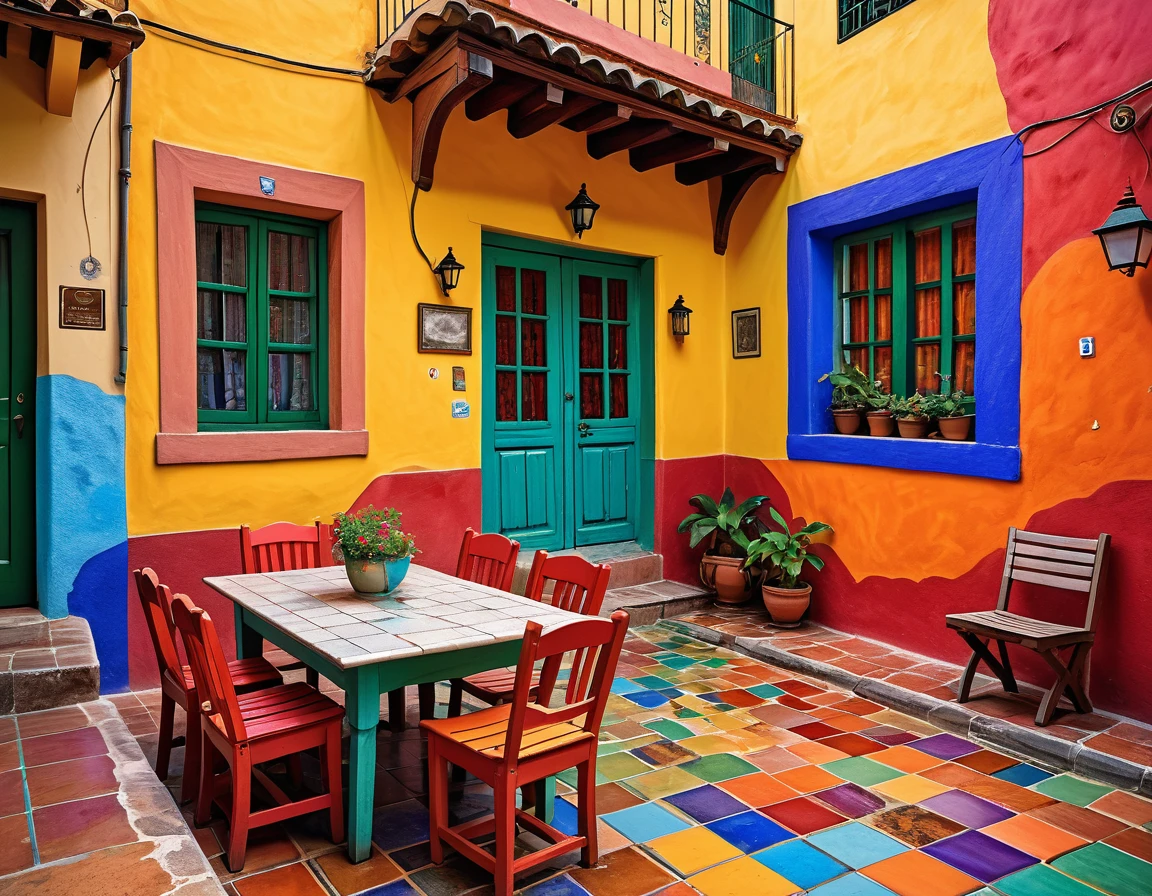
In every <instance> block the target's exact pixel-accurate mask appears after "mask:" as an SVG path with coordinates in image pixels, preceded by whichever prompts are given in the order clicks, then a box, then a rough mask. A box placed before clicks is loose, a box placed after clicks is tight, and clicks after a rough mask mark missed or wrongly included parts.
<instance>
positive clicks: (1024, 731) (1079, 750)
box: [657, 620, 1152, 796]
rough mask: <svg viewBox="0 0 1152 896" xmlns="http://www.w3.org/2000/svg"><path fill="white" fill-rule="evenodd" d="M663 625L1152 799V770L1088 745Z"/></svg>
mask: <svg viewBox="0 0 1152 896" xmlns="http://www.w3.org/2000/svg"><path fill="white" fill-rule="evenodd" d="M657 624H658V625H659V626H660V627H661V628H665V629H668V630H670V631H675V632H677V633H678V634H682V635H687V636H689V637H692V638H696V639H697V640H700V641H705V642H706V643H708V644H715V645H717V646H720V647H727V648H729V649H731V650H735V651H737V652H738V653H743V654H744V655H746V656H750V657H752V658H753V659H759V660H764V661H765V662H767V663H769V664H771V665H773V666H778V667H780V668H782V669H788V670H789V671H792V672H798V673H800V674H803V675H808V676H811V677H812V678H819V679H821V680H822V681H827V682H830V683H831V684H834V685H836V686H838V687H841V688H844V689H846V690H850V691H852V693H854V694H856V695H857V696H859V697H863V698H865V699H867V700H871V701H872V702H874V703H879V704H881V705H883V706H887V707H888V708H890V709H894V710H896V711H898V712H902V713H904V714H905V715H909V716H912V717H913V718H916V719H920V720H921V721H924V722H928V723H929V724H931V725H935V726H936V727H937V728H940V729H943V730H945V731H951V732H952V733H954V734H957V735H960V736H962V737H967V738H969V739H971V740H973V741H975V742H976V743H979V744H983V745H984V746H990V747H994V748H996V749H998V750H1004V751H1006V752H1009V753H1012V754H1014V755H1017V756H1021V757H1023V758H1025V759H1029V760H1035V761H1036V762H1039V763H1041V764H1042V765H1046V766H1048V767H1049V768H1056V769H1061V770H1064V771H1070V772H1074V773H1075V774H1078V775H1080V776H1082V777H1085V778H1091V779H1093V780H1096V781H1100V782H1102V783H1104V784H1108V785H1110V786H1112V787H1119V788H1122V789H1124V790H1134V791H1138V792H1139V793H1141V794H1144V795H1145V796H1152V767H1148V766H1144V765H1140V764H1139V763H1136V762H1130V761H1128V760H1127V759H1120V758H1118V757H1116V756H1111V755H1109V754H1108V753H1103V752H1101V751H1100V750H1096V749H1094V748H1092V747H1087V746H1085V745H1084V744H1081V743H1076V742H1074V741H1067V740H1064V739H1062V738H1059V737H1056V736H1055V735H1052V734H1045V733H1044V732H1043V731H1040V730H1038V729H1033V728H1024V727H1023V726H1021V725H1014V724H1012V723H1011V722H1006V721H1004V720H1003V719H997V718H993V717H991V716H985V715H981V714H980V713H977V712H973V711H972V710H970V709H968V708H966V707H964V706H961V705H959V704H957V703H953V702H951V701H948V700H941V699H940V698H939V697H930V696H928V695H927V694H921V693H918V692H917V691H910V690H908V689H907V688H902V687H897V686H896V685H893V684H889V683H888V682H886V681H882V680H880V679H876V678H866V677H864V676H860V675H855V674H854V673H852V672H848V671H847V670H845V669H841V668H839V667H838V666H833V665H830V664H828V663H821V662H818V661H816V660H810V659H808V658H807V657H802V656H796V655H795V654H791V653H788V652H787V651H786V650H781V649H780V648H779V647H773V646H771V645H770V644H768V643H766V640H765V639H762V638H744V637H736V636H734V635H729V634H725V633H724V632H718V631H715V630H713V629H710V628H707V627H705V626H702V625H697V624H696V623H693V622H683V621H681V620H663V621H661V622H659V623H657Z"/></svg>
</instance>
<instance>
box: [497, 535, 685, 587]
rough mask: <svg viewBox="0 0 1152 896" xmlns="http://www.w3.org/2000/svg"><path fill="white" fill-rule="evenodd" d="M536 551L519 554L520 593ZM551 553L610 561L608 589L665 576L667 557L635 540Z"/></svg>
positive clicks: (517, 580) (516, 582)
mask: <svg viewBox="0 0 1152 896" xmlns="http://www.w3.org/2000/svg"><path fill="white" fill-rule="evenodd" d="M534 553H535V552H533V551H521V552H520V558H519V560H517V562H516V577H515V578H514V579H513V580H512V590H513V591H515V592H516V593H517V594H523V593H524V588H525V586H526V585H527V583H528V571H529V570H530V569H531V568H532V557H533V555H534ZM548 553H549V555H550V556H553V557H563V556H565V555H568V554H575V555H577V556H579V557H583V558H584V559H585V560H588V561H589V562H591V563H608V564H610V565H611V567H612V575H611V577H610V578H609V579H608V587H609V589H613V588H630V587H632V586H634V585H646V584H650V583H653V582H660V581H662V580H663V578H664V558H663V557H662V556H660V555H659V554H653V553H652V552H651V551H646V550H644V548H642V547H640V545H638V544H637V543H636V542H634V541H623V542H616V543H614V544H595V545H588V546H586V547H580V548H571V549H568V550H563V551H549V552H548Z"/></svg>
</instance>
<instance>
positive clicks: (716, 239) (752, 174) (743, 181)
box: [712, 158, 784, 255]
mask: <svg viewBox="0 0 1152 896" xmlns="http://www.w3.org/2000/svg"><path fill="white" fill-rule="evenodd" d="M783 173H784V163H783V161H781V160H779V159H771V158H769V159H766V164H764V165H757V166H755V167H752V168H745V169H743V170H741V171H735V172H733V173H732V174H725V175H723V176H721V178H720V201H719V202H718V203H717V205H716V214H715V217H714V218H713V219H712V250H713V251H714V252H715V253H716V254H717V255H723V254H724V253H725V252H726V251H728V229H729V228H730V227H731V226H732V218H733V217H734V216H735V215H736V209H737V208H738V207H739V205H740V202H741V200H743V199H744V197H745V195H747V193H748V190H750V189H751V187H752V184H754V183H756V181H758V180H759V179H760V178H761V177H763V176H764V175H765V174H783Z"/></svg>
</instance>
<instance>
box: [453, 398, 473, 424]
mask: <svg viewBox="0 0 1152 896" xmlns="http://www.w3.org/2000/svg"><path fill="white" fill-rule="evenodd" d="M471 415H472V408H470V407H469V406H468V402H466V401H465V400H464V399H462V398H457V399H456V400H455V401H453V402H452V416H453V417H455V418H456V419H457V420H463V419H464V418H465V417H470V416H471Z"/></svg>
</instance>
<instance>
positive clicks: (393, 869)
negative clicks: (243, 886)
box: [241, 847, 401, 896]
mask: <svg viewBox="0 0 1152 896" xmlns="http://www.w3.org/2000/svg"><path fill="white" fill-rule="evenodd" d="M315 861H316V863H317V864H318V865H319V866H320V870H321V871H323V872H324V876H325V877H326V878H328V883H330V884H331V885H332V886H333V887H334V888H335V890H336V892H337V893H340V894H341V896H347V894H349V893H359V892H360V891H362V890H368V889H371V888H372V887H376V886H380V885H381V884H386V883H390V882H391V881H394V880H396V878H398V877H399V876H400V874H401V871H400V869H399V868H398V867H397V866H396V865H395V864H394V863H393V862H392V860H391V859H389V858H388V857H387V856H386V855H384V853H382V852H380V850H379V849H377V848H376V847H373V848H372V855H371V856H369V857H368V859H367V860H366V861H364V862H361V863H360V864H359V865H353V864H352V862H351V861H349V859H348V854H347V853H346V852H344V851H343V850H341V851H340V852H333V853H329V854H327V855H323V856H318V857H317V858H316V860H315ZM289 867H293V866H289ZM269 873H271V872H269ZM241 883H243V882H241Z"/></svg>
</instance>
